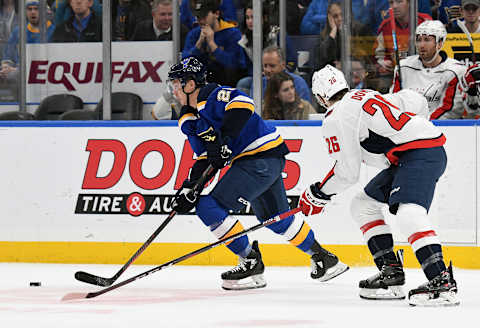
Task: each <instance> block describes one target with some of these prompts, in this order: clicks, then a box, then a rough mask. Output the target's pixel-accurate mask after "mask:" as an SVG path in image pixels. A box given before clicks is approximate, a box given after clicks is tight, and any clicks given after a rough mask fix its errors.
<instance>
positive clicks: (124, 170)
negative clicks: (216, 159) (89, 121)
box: [75, 139, 303, 216]
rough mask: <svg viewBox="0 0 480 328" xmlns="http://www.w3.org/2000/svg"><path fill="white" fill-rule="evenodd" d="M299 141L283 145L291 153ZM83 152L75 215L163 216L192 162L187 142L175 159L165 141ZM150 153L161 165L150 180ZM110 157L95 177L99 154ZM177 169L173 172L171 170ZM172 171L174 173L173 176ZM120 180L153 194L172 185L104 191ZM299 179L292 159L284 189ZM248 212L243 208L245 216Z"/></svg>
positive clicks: (98, 142) (109, 143)
mask: <svg viewBox="0 0 480 328" xmlns="http://www.w3.org/2000/svg"><path fill="white" fill-rule="evenodd" d="M302 142H303V140H302V139H287V140H285V143H286V144H287V146H288V148H289V149H290V151H291V152H299V151H300V149H301V147H302ZM86 151H87V152H89V156H88V161H87V165H86V168H85V173H84V176H83V182H82V190H83V191H84V193H81V194H79V195H78V198H77V204H76V208H75V213H78V214H131V215H133V216H138V215H142V214H164V213H168V212H169V211H170V207H169V205H168V204H169V203H170V200H171V199H172V197H173V195H174V193H175V192H176V190H178V189H179V188H180V187H181V185H182V183H183V181H184V180H185V179H186V178H187V177H188V175H189V172H190V169H191V167H192V166H193V164H194V162H195V159H194V153H193V150H192V148H191V147H190V144H189V143H188V141H185V142H184V143H183V146H182V150H181V154H180V155H179V156H178V157H179V159H178V163H177V156H176V154H175V151H174V149H173V148H172V147H171V145H169V144H168V143H167V142H165V141H162V140H158V139H151V140H147V141H144V142H142V143H140V144H138V145H137V146H136V147H134V149H133V151H132V152H131V153H128V152H127V147H126V146H125V144H124V142H122V141H121V140H117V139H90V140H88V142H87V146H86ZM152 152H155V153H158V154H160V155H161V157H162V160H163V164H162V165H161V167H159V168H158V172H157V174H156V175H155V176H153V177H147V176H146V175H145V174H144V172H143V170H142V165H143V163H144V160H145V158H146V156H147V155H149V154H151V153H152ZM105 153H111V154H113V163H112V164H111V167H109V168H108V170H107V171H108V173H107V174H106V175H103V176H99V168H100V167H101V164H102V163H101V161H102V154H105ZM176 167H178V169H177V170H175V168H176ZM227 170H228V167H227V168H224V169H223V170H222V171H221V172H220V175H219V178H221V177H222V176H223V175H224V174H225V173H226V172H227ZM175 172H176V173H175ZM121 179H130V180H131V182H133V184H134V185H135V186H137V187H138V188H139V189H141V190H144V191H153V190H157V189H160V188H162V187H164V186H165V185H166V184H168V183H169V182H173V190H171V192H170V193H168V194H143V192H142V193H140V192H137V191H134V192H132V193H123V194H112V193H110V192H108V193H107V190H108V191H109V190H111V189H112V188H114V187H115V186H116V185H117V183H118V182H119V181H121ZM299 179H300V165H299V164H298V163H297V162H295V161H292V160H287V161H286V163H285V168H284V184H285V189H286V190H290V189H292V188H294V187H295V186H296V185H297V183H298V181H299ZM93 190H95V191H104V193H94V194H92V193H89V192H88V191H93ZM290 201H291V202H293V203H295V204H296V202H297V201H298V197H297V196H292V197H290ZM248 212H249V209H248V208H247V209H246V213H248Z"/></svg>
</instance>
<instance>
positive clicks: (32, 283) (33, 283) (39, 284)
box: [30, 281, 42, 287]
mask: <svg viewBox="0 0 480 328" xmlns="http://www.w3.org/2000/svg"><path fill="white" fill-rule="evenodd" d="M41 285H42V283H41V282H40V281H30V287H39V286H41Z"/></svg>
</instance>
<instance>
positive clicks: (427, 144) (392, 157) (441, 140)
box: [385, 133, 447, 165]
mask: <svg viewBox="0 0 480 328" xmlns="http://www.w3.org/2000/svg"><path fill="white" fill-rule="evenodd" d="M446 141H447V138H445V136H444V135H443V133H442V134H441V135H440V136H439V137H437V138H433V139H424V140H414V141H411V142H407V143H404V144H402V145H400V146H397V147H394V148H392V149H390V150H389V151H388V152H387V154H386V155H385V156H387V158H388V160H389V161H390V163H392V164H394V165H398V156H397V154H396V153H399V152H403V151H406V150H412V149H425V148H434V147H440V146H443V145H444V144H445V142H446Z"/></svg>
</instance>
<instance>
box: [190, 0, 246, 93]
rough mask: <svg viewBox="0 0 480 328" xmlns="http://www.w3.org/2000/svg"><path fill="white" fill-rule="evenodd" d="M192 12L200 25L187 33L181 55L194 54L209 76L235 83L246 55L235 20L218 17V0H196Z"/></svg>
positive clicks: (243, 66)
mask: <svg viewBox="0 0 480 328" xmlns="http://www.w3.org/2000/svg"><path fill="white" fill-rule="evenodd" d="M193 8H195V11H194V13H195V16H197V18H198V23H199V24H200V25H199V26H197V27H195V28H194V29H193V30H191V31H190V32H189V33H188V34H187V39H186V41H185V48H184V49H183V52H182V57H183V58H186V57H190V56H195V57H197V58H198V59H199V60H200V61H202V63H203V64H204V65H205V66H207V70H208V71H209V73H210V74H211V76H210V77H209V79H210V80H212V81H215V82H216V83H219V84H221V85H229V86H235V85H236V83H237V81H238V79H239V78H240V76H241V74H242V72H243V71H244V70H245V68H246V65H245V55H244V53H243V50H242V48H241V47H240V45H239V44H238V40H240V38H241V36H242V35H241V33H240V31H239V30H238V29H237V28H236V27H235V26H236V24H234V23H230V22H226V21H224V20H223V19H221V18H220V10H219V1H218V0H196V1H195V6H194V7H193Z"/></svg>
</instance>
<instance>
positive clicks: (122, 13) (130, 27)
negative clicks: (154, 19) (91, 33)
mask: <svg viewBox="0 0 480 328" xmlns="http://www.w3.org/2000/svg"><path fill="white" fill-rule="evenodd" d="M151 12H152V10H151V7H150V4H149V3H147V2H146V1H145V0H116V1H114V2H113V6H112V40H113V41H126V40H130V39H131V38H132V36H133V32H134V31H135V27H136V25H137V24H139V23H140V22H141V21H144V20H147V19H150V17H151Z"/></svg>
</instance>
